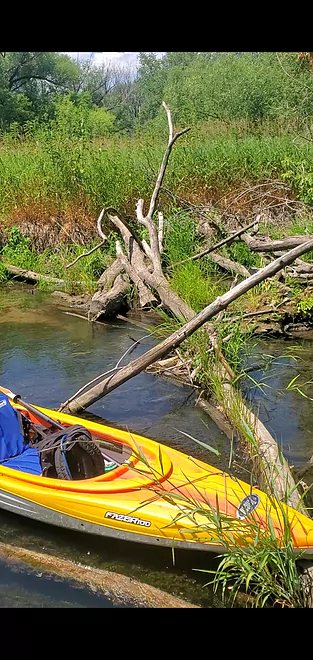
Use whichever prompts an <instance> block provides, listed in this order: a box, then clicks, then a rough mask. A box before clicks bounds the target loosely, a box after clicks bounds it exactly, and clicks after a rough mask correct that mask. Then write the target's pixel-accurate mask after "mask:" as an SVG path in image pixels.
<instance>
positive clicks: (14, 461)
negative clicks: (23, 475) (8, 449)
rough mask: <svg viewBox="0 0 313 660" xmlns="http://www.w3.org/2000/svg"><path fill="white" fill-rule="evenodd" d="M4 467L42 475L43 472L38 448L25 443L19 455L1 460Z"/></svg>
mask: <svg viewBox="0 0 313 660" xmlns="http://www.w3.org/2000/svg"><path fill="white" fill-rule="evenodd" d="M0 463H1V465H3V466H4V467H9V468H12V469H13V470H19V471H20V472H27V473H28V474H35V475H37V476H40V475H41V474H42V467H41V463H40V458H39V452H38V449H36V448H35V447H29V445H24V449H23V451H22V453H21V454H19V455H18V456H12V457H11V458H7V459H5V460H2V461H0Z"/></svg>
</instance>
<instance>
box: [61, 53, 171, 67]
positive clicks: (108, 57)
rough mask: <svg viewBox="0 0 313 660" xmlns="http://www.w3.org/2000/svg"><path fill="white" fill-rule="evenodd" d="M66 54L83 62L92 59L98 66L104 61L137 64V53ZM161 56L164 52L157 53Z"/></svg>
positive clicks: (127, 64) (126, 64)
mask: <svg viewBox="0 0 313 660" xmlns="http://www.w3.org/2000/svg"><path fill="white" fill-rule="evenodd" d="M64 55H69V57H71V58H72V59H74V60H76V61H77V60H79V61H80V62H83V61H84V60H88V59H90V58H91V59H92V62H93V63H94V64H95V65H96V66H101V64H103V63H107V62H115V63H116V64H117V63H118V64H122V65H125V66H129V65H130V66H133V67H135V66H136V64H137V57H138V55H139V52H137V53H64ZM156 55H158V56H159V57H162V55H164V53H156Z"/></svg>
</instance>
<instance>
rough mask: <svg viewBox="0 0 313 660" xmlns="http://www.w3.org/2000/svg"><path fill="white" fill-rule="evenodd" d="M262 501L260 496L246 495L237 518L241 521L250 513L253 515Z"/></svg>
mask: <svg viewBox="0 0 313 660" xmlns="http://www.w3.org/2000/svg"><path fill="white" fill-rule="evenodd" d="M259 501H260V498H259V496H258V495H254V494H252V495H246V497H244V498H243V500H242V501H241V502H240V504H239V507H238V509H237V514H236V515H237V518H240V520H244V519H245V518H246V517H247V516H248V515H249V513H252V511H254V509H256V507H257V506H258V504H259Z"/></svg>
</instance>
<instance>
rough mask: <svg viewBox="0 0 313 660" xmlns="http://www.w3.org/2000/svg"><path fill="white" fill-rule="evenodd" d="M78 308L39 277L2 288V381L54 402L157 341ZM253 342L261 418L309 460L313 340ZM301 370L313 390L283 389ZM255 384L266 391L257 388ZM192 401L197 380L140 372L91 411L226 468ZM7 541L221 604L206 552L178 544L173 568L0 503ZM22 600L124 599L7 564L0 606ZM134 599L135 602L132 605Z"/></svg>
mask: <svg viewBox="0 0 313 660" xmlns="http://www.w3.org/2000/svg"><path fill="white" fill-rule="evenodd" d="M69 311H70V310H68V309H67V308H65V307H62V306H60V303H59V302H57V300H56V299H54V298H53V297H52V296H50V295H48V294H46V293H44V292H40V291H38V290H36V289H35V288H33V287H31V286H28V285H22V284H14V285H12V284H10V285H6V286H4V287H2V289H1V291H0V333H1V335H0V384H1V385H3V386H5V387H8V388H10V389H11V390H12V391H14V392H17V393H19V394H20V395H21V396H22V398H24V399H25V400H27V401H29V402H33V403H36V404H38V405H42V406H47V407H50V408H57V407H58V406H59V405H60V403H61V402H62V401H64V400H66V399H67V398H68V397H69V396H70V395H72V394H74V392H76V391H77V390H78V389H79V388H80V387H82V385H84V384H85V383H86V382H87V381H89V380H91V379H93V378H95V377H96V376H97V375H99V374H101V373H103V372H105V371H107V370H108V369H110V368H112V367H114V366H115V364H116V363H117V361H118V360H119V359H120V357H121V356H122V355H123V354H124V353H125V351H127V350H128V349H130V348H131V347H132V349H133V350H132V352H131V354H128V355H127V356H125V359H124V360H125V362H128V361H129V360H130V359H133V358H135V357H137V356H138V355H140V354H141V353H143V352H145V351H146V350H148V349H149V348H150V347H151V346H152V345H154V344H155V343H156V341H157V339H156V338H155V336H154V335H152V336H150V337H147V336H146V335H147V332H146V331H145V330H144V329H142V328H139V327H137V326H135V325H132V324H130V323H125V322H123V321H116V320H114V321H113V322H112V323H110V324H104V323H103V324H102V323H101V324H100V323H96V324H89V323H87V322H86V321H85V320H83V319H80V318H77V317H76V316H73V315H72V314H71V313H68V312H69ZM73 311H74V310H72V312H73ZM141 338H142V341H141V342H140V343H139V344H135V342H137V341H138V340H139V339H141ZM250 348H251V350H250V353H249V355H248V357H247V358H246V365H247V367H248V368H249V372H248V373H249V377H248V378H246V379H245V381H243V382H242V386H243V387H244V389H245V391H246V393H247V394H248V396H249V397H250V398H251V400H252V401H253V403H254V405H257V406H258V407H259V409H260V417H261V419H262V421H263V422H264V423H265V424H266V425H267V426H268V428H269V430H271V432H272V433H273V435H274V436H275V437H276V439H277V440H278V441H279V442H281V443H282V446H283V448H284V451H285V453H286V455H287V456H288V459H289V460H291V462H292V463H293V464H296V465H299V466H300V465H301V464H302V463H304V462H305V461H306V460H307V459H308V458H309V457H310V455H311V453H312V452H313V437H312V434H313V425H312V424H311V422H312V401H311V400H310V398H305V396H306V397H313V386H312V384H311V383H310V381H311V380H312V379H313V373H312V372H313V367H312V366H311V362H310V359H311V355H312V342H311V341H309V340H290V341H287V342H286V341H281V340H279V341H276V340H275V341H268V340H267V341H263V340H262V341H261V340H260V341H259V342H258V344H257V345H252V346H251V347H250ZM295 356H298V357H299V358H300V359H297V360H296V359H295ZM273 358H275V359H273ZM297 374H300V377H299V379H298V381H299V382H301V384H302V386H303V389H304V390H305V396H303V389H301V387H300V390H301V392H302V393H299V391H296V390H295V389H292V388H289V389H287V391H286V388H287V386H288V383H290V381H291V380H292V378H293V377H294V376H296V375H297ZM258 381H260V383H261V385H262V389H261V388H260V386H259V387H257V386H256V383H257V382H258ZM298 381H296V382H298ZM267 385H268V386H269V387H266V386H267ZM194 402H195V394H194V393H193V392H192V390H191V388H189V387H188V386H182V385H177V384H174V383H173V382H170V381H169V380H167V379H164V378H160V377H158V376H156V375H153V374H147V373H141V374H139V375H138V376H136V377H135V378H133V379H131V380H130V381H128V382H127V383H124V385H122V386H121V387H119V388H118V389H117V390H116V391H115V392H112V393H111V394H109V395H107V396H106V397H105V398H104V399H102V400H100V401H98V402H97V403H95V404H93V405H92V406H91V407H90V408H89V412H90V413H93V414H95V415H97V416H99V417H101V418H102V419H103V420H104V422H106V423H109V424H111V425H117V426H119V427H121V428H125V429H129V430H130V431H133V432H138V433H141V434H143V435H147V436H149V437H151V438H154V439H156V440H159V441H160V442H163V443H164V444H168V445H170V446H172V447H174V448H177V449H180V450H182V451H184V452H185V453H190V454H193V455H194V456H196V457H198V458H200V459H202V460H205V461H207V462H209V463H211V464H212V463H213V464H216V465H218V466H219V467H222V468H224V469H228V461H229V455H230V443H229V441H228V440H227V438H226V437H225V436H224V434H223V433H222V432H221V431H220V430H219V429H218V428H217V427H216V426H215V424H214V423H213V422H212V421H210V419H209V418H208V417H207V416H206V415H204V413H203V412H202V411H199V410H198V409H195V407H194ZM180 430H181V431H183V432H184V433H189V434H190V435H192V436H193V437H195V438H197V439H198V440H200V441H202V442H208V443H209V444H210V445H212V446H214V447H215V448H216V449H218V450H219V451H220V453H221V456H220V457H216V455H215V454H213V453H209V452H208V451H207V450H205V449H204V448H202V447H200V446H199V445H198V444H196V443H195V442H193V441H192V440H189V439H188V438H187V437H186V436H185V435H183V434H181V433H179V431H180ZM235 458H236V451H235ZM239 476H243V475H241V474H240V475H239ZM0 542H2V543H6V544H9V545H11V546H13V545H17V546H19V547H23V548H26V549H31V550H35V551H37V552H46V553H50V554H53V555H57V556H58V557H60V558H63V559H70V560H74V561H75V562H80V563H81V564H83V565H90V566H94V567H98V568H103V569H106V570H110V571H115V572H118V573H123V574H124V575H128V576H130V577H133V578H136V579H137V580H140V581H141V582H144V583H147V584H151V585H153V586H156V587H158V588H160V589H164V590H165V591H167V592H169V593H172V594H175V595H176V596H180V597H183V598H185V599H186V600H188V601H190V602H191V603H195V604H198V605H201V606H204V607H210V606H216V605H217V606H218V605H219V602H218V601H216V600H214V598H213V596H212V592H211V591H210V588H208V587H205V588H204V586H203V584H204V583H205V582H208V581H209V579H210V577H209V576H208V575H205V574H203V573H199V572H195V571H194V570H193V569H195V568H198V567H202V568H203V567H205V568H208V569H209V568H212V566H213V565H214V560H213V559H211V556H209V557H208V555H207V554H206V553H195V554H192V553H188V552H182V551H181V552H180V553H177V554H176V564H175V566H173V563H172V554H171V551H170V550H169V549H160V548H158V549H155V548H147V547H146V546H145V547H141V546H140V545H139V546H137V544H132V543H125V542H121V541H120V542H118V541H113V540H103V539H98V538H96V537H95V538H94V537H90V536H89V535H83V534H78V533H74V532H71V533H70V532H67V531H65V530H62V529H58V528H50V527H49V526H45V525H44V524H40V523H37V522H35V521H30V520H27V519H23V518H21V517H19V516H14V515H13V514H8V513H5V512H0ZM204 555H205V556H204ZM25 606H26V607H122V606H124V605H122V604H119V603H117V604H116V603H112V601H111V600H110V599H105V598H104V597H103V596H100V595H98V594H94V593H92V592H89V591H88V590H87V589H77V588H75V585H73V584H72V583H71V582H70V581H66V580H60V579H56V578H53V577H51V576H48V575H46V574H45V573H43V572H40V571H39V572H38V570H37V571H34V570H31V569H30V568H29V567H27V566H26V565H23V564H22V563H20V564H18V563H14V564H11V563H10V562H8V561H0V607H25ZM128 606H129V607H132V604H131V602H130V603H129V604H128Z"/></svg>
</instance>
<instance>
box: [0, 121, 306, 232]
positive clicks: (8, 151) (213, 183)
mask: <svg viewBox="0 0 313 660" xmlns="http://www.w3.org/2000/svg"><path fill="white" fill-rule="evenodd" d="M195 130H196V129H194V132H191V133H188V135H186V136H183V138H181V140H180V143H179V145H178V147H176V148H175V149H174V150H173V152H172V154H171V158H170V160H169V163H168V167H167V171H166V175H165V179H164V182H163V184H164V187H165V188H168V189H170V190H171V191H172V192H174V193H177V194H182V193H187V192H188V196H189V199H192V198H194V197H195V196H196V197H197V199H198V200H199V201H202V202H203V201H205V200H206V199H208V198H209V197H210V196H211V194H212V189H215V190H221V189H227V186H229V185H230V184H232V185H234V184H240V185H244V182H247V181H250V182H251V181H255V180H257V179H260V178H264V177H272V176H274V177H279V176H283V175H286V176H288V177H289V179H288V181H289V182H290V184H291V185H292V183H293V179H292V172H294V183H295V189H296V192H297V193H298V194H299V195H300V196H301V194H303V195H304V196H305V197H306V198H309V196H310V194H311V192H310V191H311V188H313V184H312V181H311V178H309V177H307V178H306V179H305V181H304V180H303V177H302V179H301V177H300V172H301V171H302V170H301V168H302V167H304V169H305V170H306V171H307V172H308V173H310V172H311V162H312V154H313V145H312V144H311V143H303V144H301V145H299V144H297V145H295V143H294V142H293V140H292V137H291V136H290V135H277V136H273V135H269V134H266V133H264V134H262V136H261V137H260V136H259V135H251V134H248V133H244V134H243V135H241V136H240V137H238V135H236V133H234V131H231V130H230V131H229V132H228V133H225V131H221V130H220V131H219V132H218V129H217V132H216V133H212V131H211V132H209V133H208V134H207V135H206V133H205V132H204V131H203V129H202V131H199V133H198V134H196V132H195ZM166 141H167V136H166V135H164V137H163V139H161V137H160V136H157V137H156V138H155V139H154V140H153V143H152V142H151V144H149V143H148V144H145V142H144V138H143V136H141V137H138V136H134V137H132V138H123V139H118V138H115V139H113V138H112V139H110V140H109V139H106V140H103V141H102V142H101V141H99V140H98V141H96V142H95V141H90V140H89V141H88V140H86V139H78V138H74V137H68V136H66V135H64V134H63V133H62V132H61V133H58V131H57V130H54V131H52V130H48V129H46V130H43V129H42V130H41V132H40V133H38V134H37V135H36V134H35V135H30V137H29V138H27V139H25V140H24V141H23V142H21V141H17V140H13V141H9V140H4V141H2V144H1V146H0V217H2V219H6V217H7V216H8V215H9V214H12V213H14V211H15V210H16V209H17V208H21V207H30V206H31V205H32V204H34V203H35V202H37V203H38V202H40V203H41V204H42V207H43V208H44V207H45V206H49V208H50V209H51V212H52V209H53V210H54V211H55V212H58V213H61V212H62V211H64V209H66V208H68V206H69V205H71V204H74V203H75V204H76V205H77V204H80V205H81V206H84V207H85V208H86V209H88V211H89V212H90V213H92V214H95V213H98V212H99V209H100V207H102V206H110V205H111V206H114V207H116V208H117V209H120V210H124V211H126V212H127V213H133V214H134V210H135V204H136V201H137V200H138V198H139V197H143V198H145V199H149V198H150V196H151V193H152V190H153V187H154V184H155V180H156V176H157V173H158V170H159V167H160V163H161V160H162V157H163V153H164V149H165V146H166ZM161 194H162V193H161ZM162 205H163V206H166V207H167V208H168V207H169V205H170V202H169V198H168V196H164V195H163V197H162Z"/></svg>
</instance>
